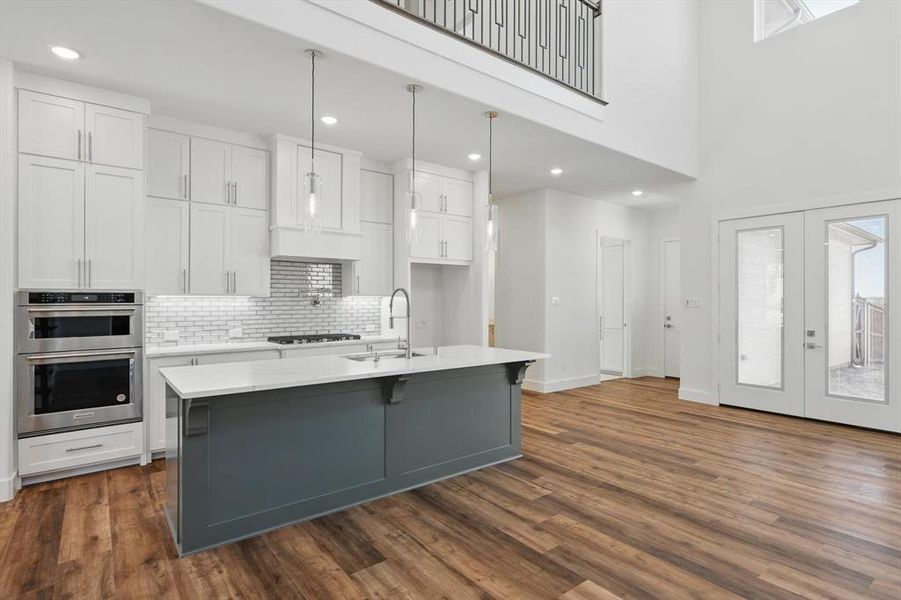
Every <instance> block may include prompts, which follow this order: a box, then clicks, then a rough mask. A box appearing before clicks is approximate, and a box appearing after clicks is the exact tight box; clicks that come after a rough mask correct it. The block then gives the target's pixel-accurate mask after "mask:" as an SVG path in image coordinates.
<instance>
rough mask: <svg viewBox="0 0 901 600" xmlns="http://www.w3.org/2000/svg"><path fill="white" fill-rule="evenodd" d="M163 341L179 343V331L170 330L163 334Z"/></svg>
mask: <svg viewBox="0 0 901 600" xmlns="http://www.w3.org/2000/svg"><path fill="white" fill-rule="evenodd" d="M163 341H164V342H177V341H178V329H169V330H167V331H165V332H164V333H163Z"/></svg>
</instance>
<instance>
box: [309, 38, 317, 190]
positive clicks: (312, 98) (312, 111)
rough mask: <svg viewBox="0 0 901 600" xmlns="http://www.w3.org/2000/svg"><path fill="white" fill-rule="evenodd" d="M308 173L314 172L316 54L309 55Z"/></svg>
mask: <svg viewBox="0 0 901 600" xmlns="http://www.w3.org/2000/svg"><path fill="white" fill-rule="evenodd" d="M310 63H311V65H312V66H311V68H310V172H311V173H315V172H316V154H315V153H316V53H315V52H312V53H311V54H310Z"/></svg>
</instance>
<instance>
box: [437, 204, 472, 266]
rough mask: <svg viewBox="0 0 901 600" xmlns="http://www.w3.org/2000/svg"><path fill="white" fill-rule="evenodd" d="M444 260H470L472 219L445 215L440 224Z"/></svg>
mask: <svg viewBox="0 0 901 600" xmlns="http://www.w3.org/2000/svg"><path fill="white" fill-rule="evenodd" d="M442 228H443V229H442V237H443V238H444V258H446V259H448V260H462V261H471V260H472V219H469V218H466V217H456V216H453V215H447V216H446V217H444V221H443V223H442Z"/></svg>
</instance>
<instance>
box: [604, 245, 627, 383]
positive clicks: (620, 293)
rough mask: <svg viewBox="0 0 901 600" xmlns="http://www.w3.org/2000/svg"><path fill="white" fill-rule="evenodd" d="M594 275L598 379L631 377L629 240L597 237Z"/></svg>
mask: <svg viewBox="0 0 901 600" xmlns="http://www.w3.org/2000/svg"><path fill="white" fill-rule="evenodd" d="M597 264H598V275H597V285H598V289H597V303H598V306H597V314H598V321H597V325H598V343H599V355H600V364H599V372H600V376H601V381H606V380H609V379H617V378H619V377H629V376H630V361H629V346H630V344H629V329H628V327H629V276H628V273H629V242H628V240H622V239H618V238H610V237H604V236H601V237H599V240H598V260H597Z"/></svg>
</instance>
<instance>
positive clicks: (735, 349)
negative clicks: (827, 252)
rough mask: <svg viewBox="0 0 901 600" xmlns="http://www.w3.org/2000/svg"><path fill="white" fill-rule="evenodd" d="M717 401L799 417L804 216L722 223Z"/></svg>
mask: <svg viewBox="0 0 901 600" xmlns="http://www.w3.org/2000/svg"><path fill="white" fill-rule="evenodd" d="M719 236H720V328H719V336H720V348H719V350H720V351H719V371H720V377H719V380H720V402H721V403H723V404H731V405H734V406H744V407H746V408H754V409H758V410H765V411H770V412H777V413H783V414H788V415H796V416H803V414H804V369H803V365H804V349H803V343H804V335H803V334H804V331H803V329H804V300H803V298H804V284H803V281H804V215H803V214H802V213H788V214H783V215H773V216H766V217H756V218H751V219H738V220H734V221H723V222H721V223H720V232H719Z"/></svg>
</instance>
